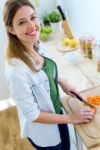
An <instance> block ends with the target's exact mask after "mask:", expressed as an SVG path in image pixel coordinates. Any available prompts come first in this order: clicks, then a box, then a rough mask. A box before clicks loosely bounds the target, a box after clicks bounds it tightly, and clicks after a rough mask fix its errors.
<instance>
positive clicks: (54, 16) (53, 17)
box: [49, 11, 61, 23]
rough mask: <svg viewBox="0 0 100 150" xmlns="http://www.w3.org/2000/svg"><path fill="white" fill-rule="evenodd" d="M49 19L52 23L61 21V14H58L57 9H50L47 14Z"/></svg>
mask: <svg viewBox="0 0 100 150" xmlns="http://www.w3.org/2000/svg"><path fill="white" fill-rule="evenodd" d="M49 20H50V22H52V23H56V22H59V21H61V16H60V14H59V12H58V11H52V12H51V13H50V14H49Z"/></svg>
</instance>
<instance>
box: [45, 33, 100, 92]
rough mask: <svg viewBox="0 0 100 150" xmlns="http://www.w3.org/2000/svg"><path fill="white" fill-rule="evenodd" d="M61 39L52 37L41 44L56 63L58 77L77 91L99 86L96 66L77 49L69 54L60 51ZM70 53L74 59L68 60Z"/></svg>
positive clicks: (99, 74)
mask: <svg viewBox="0 0 100 150" xmlns="http://www.w3.org/2000/svg"><path fill="white" fill-rule="evenodd" d="M61 39H62V36H60V37H59V36H57V35H56V36H54V35H52V37H51V39H50V40H49V41H47V42H44V43H43V44H44V45H45V46H46V49H47V51H48V52H50V54H52V56H53V57H54V59H55V61H56V63H57V66H58V70H59V76H62V77H64V78H66V79H67V80H68V81H69V82H70V83H71V84H73V85H74V86H75V87H76V88H77V89H78V90H79V91H84V90H88V89H90V88H92V87H95V86H98V85H100V72H97V67H96V64H95V63H94V62H93V61H92V60H91V59H88V58H86V57H84V56H83V54H82V53H81V50H80V48H79V47H77V48H76V49H75V50H73V51H70V52H69V51H68V52H67V51H66V52H63V51H60V50H59V42H61ZM71 53H72V55H73V53H74V56H75V57H76V58H74V59H73V60H71V59H70V60H68V56H70V54H71Z"/></svg>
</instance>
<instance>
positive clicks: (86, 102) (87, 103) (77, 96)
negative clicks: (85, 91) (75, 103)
mask: <svg viewBox="0 0 100 150" xmlns="http://www.w3.org/2000/svg"><path fill="white" fill-rule="evenodd" d="M71 93H72V94H74V95H75V96H76V98H77V99H79V100H80V101H81V102H83V103H85V104H86V105H88V106H90V107H91V108H95V106H94V105H92V104H90V103H89V102H88V101H86V100H85V99H83V98H82V97H80V96H79V95H78V94H76V93H75V92H73V91H71Z"/></svg>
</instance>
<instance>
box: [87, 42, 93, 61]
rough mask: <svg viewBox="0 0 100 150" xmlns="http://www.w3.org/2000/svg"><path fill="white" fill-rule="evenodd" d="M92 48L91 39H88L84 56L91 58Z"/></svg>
mask: <svg viewBox="0 0 100 150" xmlns="http://www.w3.org/2000/svg"><path fill="white" fill-rule="evenodd" d="M92 48H93V43H92V41H90V40H88V41H87V42H86V56H87V57H88V58H90V59H92Z"/></svg>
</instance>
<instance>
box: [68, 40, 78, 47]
mask: <svg viewBox="0 0 100 150" xmlns="http://www.w3.org/2000/svg"><path fill="white" fill-rule="evenodd" d="M77 44H78V42H77V40H76V39H72V40H71V41H70V46H71V47H72V48H74V47H76V46H77Z"/></svg>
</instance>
